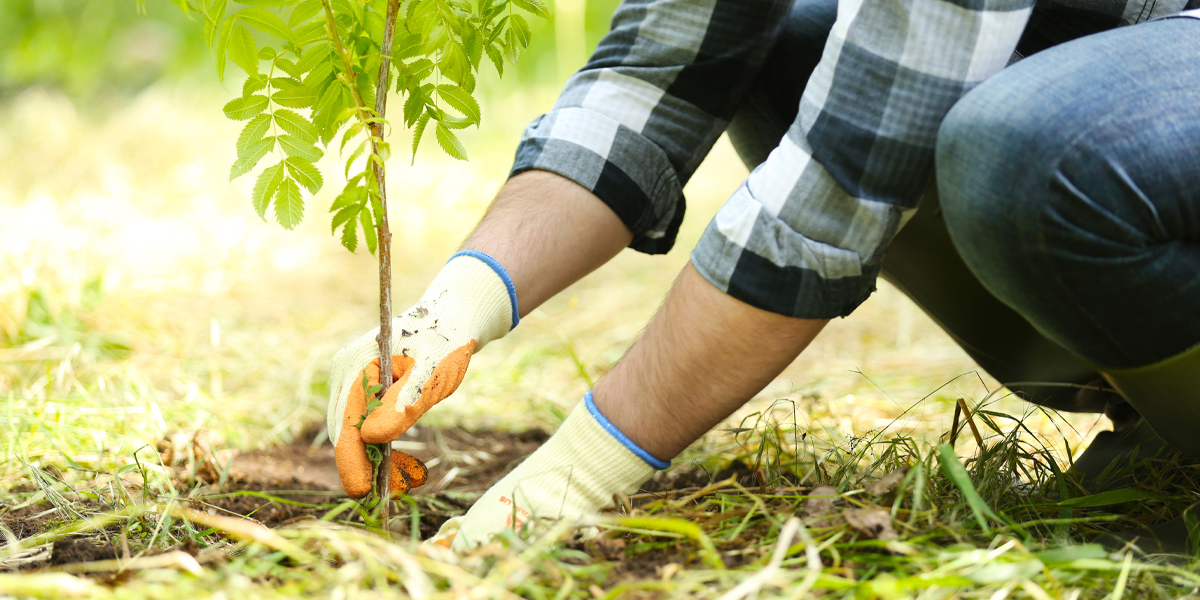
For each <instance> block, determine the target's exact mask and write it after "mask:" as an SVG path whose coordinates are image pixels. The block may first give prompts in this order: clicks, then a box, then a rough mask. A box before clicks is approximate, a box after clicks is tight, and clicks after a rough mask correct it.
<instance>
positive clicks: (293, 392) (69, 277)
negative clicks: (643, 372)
mask: <svg viewBox="0 0 1200 600" xmlns="http://www.w3.org/2000/svg"><path fill="white" fill-rule="evenodd" d="M556 4H557V5H556V6H555V7H554V10H555V19H554V21H553V22H549V23H545V22H540V23H534V26H535V29H534V34H533V45H532V46H531V48H530V50H529V51H528V54H527V55H526V57H525V58H524V59H523V62H522V64H521V65H520V66H519V68H516V69H513V70H511V72H508V73H506V76H505V78H504V79H503V80H502V81H501V80H498V78H497V77H496V75H495V72H494V71H493V70H491V68H490V66H489V67H485V71H484V74H483V76H482V77H481V78H480V87H479V90H478V91H477V96H478V97H479V99H480V101H481V104H482V106H483V114H484V117H483V123H482V126H481V127H480V128H479V129H478V130H472V131H467V132H464V135H463V141H464V143H465V145H466V148H467V152H468V154H469V156H470V161H469V162H460V161H454V160H452V159H449V158H447V157H446V156H444V155H442V154H440V153H439V152H438V151H437V150H436V148H435V147H433V146H432V145H427V146H426V147H424V148H423V149H422V151H421V153H420V154H419V155H418V156H417V157H416V161H415V164H414V165H412V166H410V165H409V164H408V162H409V161H408V157H407V156H404V155H402V154H400V153H398V154H397V156H396V157H394V158H393V159H392V160H391V162H390V163H389V165H388V174H389V181H388V183H389V187H390V189H389V190H388V197H389V199H390V201H391V202H390V207H389V208H390V209H391V226H392V229H393V232H394V234H395V242H394V246H393V253H394V256H393V264H394V266H395V270H396V273H395V299H396V304H397V306H396V308H397V309H399V310H403V308H405V307H406V306H407V305H408V304H409V303H411V302H412V301H414V300H415V299H416V298H417V297H419V295H420V294H421V292H422V291H423V290H424V286H425V285H426V283H427V282H428V281H429V280H430V278H431V277H432V276H433V275H434V273H436V272H437V270H438V269H439V268H440V266H441V265H442V263H443V262H444V261H445V259H446V257H447V256H449V255H450V254H451V253H452V252H453V251H454V250H455V248H456V247H457V244H458V243H459V242H460V240H461V239H462V238H463V237H464V235H465V234H466V233H467V232H468V231H469V230H470V228H471V227H472V226H473V224H474V223H475V222H476V221H477V220H478V218H479V217H480V215H481V214H482V211H483V209H484V207H485V206H486V205H487V202H488V201H489V200H490V198H491V196H492V195H493V194H494V193H495V191H496V190H497V189H498V187H499V186H500V185H501V184H502V183H503V181H504V179H505V176H506V174H507V170H508V167H509V165H510V161H511V158H512V152H513V150H514V149H515V146H516V141H517V138H518V136H519V134H520V131H521V129H522V128H523V127H524V125H525V124H526V123H527V122H528V121H529V120H530V119H532V118H533V117H535V116H536V115H538V114H539V113H541V112H544V111H545V110H547V109H548V108H549V107H550V105H551V104H552V103H553V100H554V97H555V94H556V92H557V90H558V88H559V87H560V85H561V82H562V81H563V80H564V79H565V78H566V76H567V75H568V74H569V73H570V72H572V71H573V70H574V69H575V68H577V67H579V66H580V65H582V64H583V62H584V61H585V59H586V54H587V51H588V50H589V49H590V48H591V47H593V46H594V45H595V43H596V41H597V40H598V39H599V37H600V36H601V35H603V33H604V31H605V30H606V29H607V25H608V15H609V14H610V13H611V11H612V9H613V7H614V6H615V4H616V2H615V0H563V1H561V2H558V3H556ZM213 63H214V60H213V58H212V56H211V54H210V52H209V51H208V49H207V48H206V47H205V46H204V43H203V41H202V38H201V29H200V25H199V23H197V22H194V21H191V20H189V19H188V18H187V17H185V16H184V15H183V14H182V13H181V12H180V11H179V10H178V9H177V8H176V7H175V6H173V5H172V4H171V3H169V2H165V1H162V0H157V1H152V2H146V3H145V4H144V6H143V7H141V8H140V9H139V7H138V5H137V3H135V2H133V1H122V2H114V1H112V0H5V1H4V2H3V3H0V399H2V400H3V402H4V410H5V413H6V414H5V419H6V420H5V425H4V428H6V429H7V431H6V433H5V434H4V435H3V436H0V438H2V439H3V441H0V445H2V446H3V447H4V457H3V462H2V466H0V480H7V481H11V480H12V479H11V478H13V477H16V478H19V477H20V476H21V473H22V472H23V469H24V467H23V466H22V464H21V463H20V461H19V460H18V459H24V460H27V461H30V462H31V464H57V465H60V466H63V465H66V466H79V467H81V468H87V467H95V468H109V467H110V466H111V465H114V464H125V463H127V462H129V461H131V460H133V459H132V457H133V456H134V453H135V452H137V451H138V450H139V449H140V448H143V447H146V446H147V445H150V446H152V445H153V444H154V443H155V442H156V440H161V439H163V438H164V437H165V436H169V435H171V434H172V433H176V432H186V433H191V432H195V431H198V430H202V429H203V430H208V431H210V432H212V435H213V436H214V438H213V439H214V440H216V442H215V443H217V444H218V445H220V446H223V447H228V448H238V449H245V448H255V447H262V446H266V445H270V444H275V443H279V442H284V441H291V440H293V439H294V438H295V437H296V436H300V435H302V434H303V435H317V436H320V435H321V434H320V433H319V432H318V433H316V434H313V432H314V431H317V430H316V429H314V428H313V425H314V424H318V423H321V422H322V421H323V419H324V411H325V403H326V400H327V393H328V392H327V384H326V377H327V374H328V363H329V359H330V357H331V356H332V355H333V353H334V352H335V351H336V350H337V349H338V348H340V347H341V346H342V345H344V344H345V343H347V342H348V341H349V340H351V339H353V338H355V337H357V336H358V335H360V334H361V333H363V332H364V331H366V330H367V329H369V328H371V327H372V326H373V325H374V324H375V323H377V314H376V307H377V304H376V300H375V299H376V297H377V283H376V267H375V259H374V258H373V257H372V256H370V255H367V254H365V253H364V252H363V251H362V250H360V251H359V253H358V254H357V255H352V254H350V253H348V252H347V251H345V250H344V249H343V248H342V247H341V246H340V245H339V244H338V242H337V240H336V238H334V237H333V236H331V235H330V231H329V215H328V213H327V208H328V206H329V203H330V202H331V200H332V198H333V196H334V195H335V194H336V190H338V189H340V187H341V185H340V182H339V181H338V180H337V179H338V177H339V175H340V173H341V168H340V164H341V163H340V161H339V160H338V156H337V153H336V150H334V149H331V150H330V152H329V153H328V154H327V156H326V157H325V159H323V160H322V161H321V163H320V165H321V167H322V170H323V171H324V172H325V174H326V185H325V188H324V189H323V190H322V191H321V192H320V193H319V194H318V195H317V196H316V197H315V198H313V199H311V200H310V201H309V202H308V205H307V206H306V211H305V221H304V223H303V224H302V225H301V226H300V227H299V228H298V229H297V230H295V231H290V232H289V231H284V230H283V229H281V228H280V227H279V226H278V225H276V224H273V223H266V222H263V221H262V220H261V219H259V218H258V216H257V215H256V214H255V212H254V211H253V210H252V208H251V206H250V202H249V200H248V196H249V191H250V187H251V185H252V183H253V176H246V177H243V178H240V179H237V180H235V181H232V182H231V181H229V177H228V173H229V166H230V164H232V162H233V160H234V157H235V146H234V141H235V139H236V137H237V134H238V132H239V131H240V127H241V124H240V123H237V122H233V121H229V120H227V119H226V118H225V117H224V116H223V114H222V112H221V106H222V105H223V104H224V103H225V102H226V101H227V100H228V99H229V98H230V97H231V96H232V95H233V94H234V91H233V90H237V89H240V82H238V81H227V82H226V83H225V85H224V86H222V85H221V84H219V83H218V82H217V77H216V74H215V70H214V68H213ZM395 135H397V136H407V135H408V134H407V132H404V131H402V130H401V129H400V128H397V129H396V134H395ZM394 145H395V146H397V147H406V145H407V142H406V141H401V142H397V143H396V144H394ZM745 175H746V171H745V170H744V169H743V168H742V167H741V163H740V161H739V160H738V159H737V157H736V155H735V154H734V152H733V150H732V149H731V147H730V146H729V144H728V142H727V141H726V140H725V139H724V138H722V140H721V142H720V143H719V144H718V145H717V147H716V149H715V150H714V151H713V153H712V155H711V156H710V157H709V159H708V161H707V162H705V164H704V165H703V166H702V167H701V168H700V170H699V172H698V173H697V175H696V176H695V178H694V179H693V180H692V181H691V183H690V184H689V185H688V187H687V189H686V193H687V197H688V206H689V210H690V212H689V214H688V217H687V219H686V221H685V222H684V226H683V229H682V232H681V234H680V236H679V243H678V245H677V246H676V248H675V249H674V250H673V251H672V252H671V254H670V255H668V256H665V257H648V256H643V255H638V254H635V253H633V252H632V251H627V252H625V253H623V254H622V255H621V256H619V257H618V258H617V259H616V260H615V261H613V263H611V264H609V265H608V266H606V267H604V268H603V269H601V270H600V271H598V272H597V273H595V274H593V275H592V276H590V277H588V278H586V279H585V280H583V281H582V282H580V283H579V284H577V285H575V286H573V287H572V288H571V289H569V290H567V291H566V292H564V293H563V294H561V295H560V296H559V297H557V298H555V299H554V300H552V301H551V302H549V303H548V304H547V305H546V306H544V307H543V308H541V309H540V310H538V311H536V312H535V313H533V315H531V316H530V317H529V318H527V319H526V320H524V321H523V322H522V325H521V327H519V328H518V329H517V330H515V331H514V332H513V333H512V334H510V335H509V336H508V337H507V338H505V339H503V340H501V341H499V342H496V343H493V344H491V345H489V346H488V348H487V350H486V351H484V352H482V353H481V354H479V355H478V356H477V357H476V358H475V360H474V361H473V362H472V367H471V370H470V373H469V375H468V377H467V379H466V381H465V383H464V384H463V386H462V387H461V388H460V391H459V392H458V393H457V394H455V396H453V397H452V398H451V399H449V400H447V401H446V402H444V403H443V404H441V405H440V406H439V407H438V408H437V409H435V410H434V411H432V412H431V413H430V414H429V415H428V416H427V417H426V418H425V419H424V420H423V421H422V423H423V424H424V425H423V426H433V427H455V426H460V427H465V428H470V429H478V428H483V427H493V428H505V429H523V428H529V427H539V428H547V429H548V428H553V427H554V426H555V425H556V424H557V422H558V421H559V420H560V419H561V417H562V415H563V414H565V412H566V411H567V410H569V408H570V407H571V406H572V405H573V404H574V403H575V402H577V401H578V400H579V398H580V397H581V396H582V394H583V393H584V392H585V391H586V390H587V389H588V387H589V385H590V382H592V381H594V380H595V379H596V378H599V377H601V376H603V374H604V372H605V371H606V370H607V369H608V368H610V367H611V365H612V364H613V363H614V362H615V361H616V360H617V359H618V358H619V357H620V355H621V354H622V352H623V351H624V349H625V348H627V347H628V345H629V344H630V343H631V342H632V340H633V339H634V338H635V336H636V335H637V333H638V332H639V331H640V330H641V328H642V327H643V326H644V324H645V323H646V321H647V319H648V318H649V317H650V316H651V315H652V314H653V312H654V310H655V308H656V307H657V306H658V303H659V302H660V300H661V298H662V297H663V295H664V293H665V291H666V289H667V287H668V286H669V284H670V282H671V280H672V278H673V277H674V274H675V273H676V272H678V270H679V269H680V268H681V267H682V265H683V264H684V262H685V261H686V260H687V253H688V251H689V250H690V248H691V247H692V245H694V243H695V241H696V239H697V237H698V236H699V234H700V232H701V231H702V230H703V228H704V226H705V225H706V224H707V222H708V220H709V219H710V218H711V217H712V215H713V213H714V212H715V211H716V209H717V207H719V206H720V204H721V203H722V202H723V201H724V199H725V198H726V197H727V196H728V195H729V194H730V193H731V192H732V191H733V190H734V189H735V187H736V186H737V184H738V183H739V182H740V180H741V179H742V178H743V177H745ZM997 389H998V386H997V384H996V383H995V382H994V381H993V380H992V379H991V378H989V377H987V376H986V375H984V374H982V373H981V372H978V371H977V370H976V366H975V365H974V364H973V363H972V362H971V360H970V359H969V358H967V356H966V354H965V353H963V352H962V351H961V350H959V349H958V348H957V346H955V345H954V344H953V342H951V341H950V339H949V338H948V337H947V336H946V335H944V334H943V333H942V332H941V331H940V330H939V329H938V328H937V327H936V326H935V325H934V324H933V323H932V322H931V321H930V320H929V319H928V318H926V317H925V316H924V315H923V314H921V312H920V311H919V310H918V309H916V308H914V306H913V305H912V304H911V303H910V302H909V301H908V300H907V299H905V298H904V297H903V296H902V295H901V294H900V293H898V292H897V291H896V290H895V289H894V288H891V287H890V286H888V285H886V284H884V283H883V282H881V283H880V291H879V292H878V293H877V294H875V296H874V297H872V298H871V299H870V300H869V301H868V302H867V303H866V304H865V305H864V306H863V307H862V308H861V309H860V310H859V311H858V312H856V313H855V314H854V315H853V316H852V317H850V318H847V319H844V320H840V321H838V322H835V323H833V324H832V325H831V326H830V327H829V328H828V329H827V331H826V332H825V333H824V334H822V336H821V337H820V338H819V340H818V341H817V342H816V343H815V344H814V345H813V347H812V348H811V349H810V350H808V351H807V352H806V353H805V355H804V356H803V357H802V358H801V359H800V360H798V361H797V362H796V363H795V364H793V365H792V366H791V367H790V368H789V369H788V370H787V371H786V372H785V373H784V374H783V375H782V376H781V377H780V378H779V379H777V380H776V381H775V382H773V383H772V384H771V385H770V386H768V388H767V389H766V390H765V391H764V392H763V393H762V394H761V395H760V396H759V397H758V398H757V399H756V400H755V401H753V402H752V403H751V404H750V405H748V406H747V407H746V408H745V409H743V410H742V411H741V412H739V413H738V415H735V417H734V418H733V419H732V420H731V423H733V424H736V423H737V422H738V421H740V420H741V419H743V418H745V417H746V416H747V415H753V414H754V413H756V412H758V411H762V410H764V409H765V408H767V407H770V406H775V407H776V409H779V410H786V412H787V413H788V414H789V415H790V414H792V407H793V406H794V407H795V408H796V411H795V419H796V420H797V421H798V425H799V426H800V427H802V428H808V429H815V430H820V429H822V428H823V429H825V430H826V431H828V432H829V434H830V440H831V441H832V442H834V443H840V441H845V443H851V442H850V441H849V440H853V439H854V437H856V436H864V435H867V434H870V433H872V432H875V433H879V432H883V431H885V430H886V432H887V434H888V435H912V436H913V437H915V438H917V439H919V440H922V441H923V442H924V443H931V442H935V441H936V440H937V439H938V437H939V436H941V435H942V434H944V433H945V432H946V430H948V429H949V427H950V414H951V411H952V406H953V401H954V400H955V399H957V398H960V397H961V398H966V399H968V401H969V402H970V403H971V404H972V405H974V404H975V403H978V402H980V401H982V400H984V399H985V398H987V397H988V395H989V392H996V393H994V394H992V396H991V398H992V399H1000V400H998V403H996V404H994V405H993V406H992V408H993V409H996V410H1000V411H1006V412H1009V413H1011V414H1013V415H1016V416H1021V415H1024V414H1025V413H1027V412H1030V410H1031V409H1030V408H1029V406H1028V405H1025V404H1023V403H1021V402H1019V401H1017V400H1013V399H1002V398H1003V397H1004V394H1003V392H997ZM780 399H783V400H786V401H791V402H785V403H784V404H782V405H781V404H779V403H778V402H777V401H778V400H780ZM780 406H783V407H784V408H783V409H780V408H779V407H780ZM789 418H791V417H789ZM1028 423H1029V424H1030V425H1031V427H1032V428H1033V429H1034V430H1035V431H1038V432H1040V433H1042V434H1044V435H1045V437H1046V440H1047V442H1048V443H1050V444H1052V445H1054V446H1055V447H1056V448H1058V449H1061V448H1062V447H1063V445H1062V440H1063V436H1062V435H1061V434H1060V433H1059V432H1060V431H1061V432H1065V434H1066V439H1067V440H1068V441H1069V442H1070V443H1071V447H1072V448H1074V447H1075V446H1076V445H1077V444H1078V443H1079V442H1080V441H1081V440H1083V439H1085V438H1087V436H1088V435H1089V434H1090V433H1092V432H1093V430H1094V429H1095V427H1096V423H1097V419H1096V418H1095V417H1078V416H1073V417H1070V418H1069V419H1066V420H1064V419H1063V418H1061V417H1054V418H1051V417H1050V416H1047V415H1044V414H1042V413H1036V414H1032V415H1030V417H1029V420H1028ZM728 443H730V440H729V438H728V436H727V435H725V434H722V433H720V432H716V433H714V434H710V436H708V437H707V438H706V439H705V440H703V441H702V442H701V443H699V444H698V446H697V448H696V449H694V451H695V452H700V451H702V450H703V449H704V448H705V447H713V446H720V445H722V444H728ZM961 443H962V442H961V441H960V444H961Z"/></svg>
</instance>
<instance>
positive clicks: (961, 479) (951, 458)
mask: <svg viewBox="0 0 1200 600" xmlns="http://www.w3.org/2000/svg"><path fill="white" fill-rule="evenodd" d="M938 462H939V463H941V465H942V472H944V473H945V474H946V477H948V478H950V481H951V482H952V483H954V485H955V486H956V487H958V490H959V491H960V492H962V495H963V498H965V499H966V501H967V505H968V506H970V507H971V512H972V513H974V514H975V521H977V522H978V523H979V527H980V529H983V531H984V533H990V532H991V529H989V528H988V524H987V518H986V517H991V518H992V519H994V520H995V521H999V522H1003V521H1001V519H1000V517H998V516H996V513H994V512H992V509H991V507H989V506H988V505H987V502H986V501H984V499H983V497H982V496H980V495H979V492H978V491H977V490H976V489H975V484H974V483H971V476H970V475H968V474H967V470H966V469H965V468H963V465H962V463H961V462H959V460H958V456H957V455H955V454H954V448H951V447H950V444H942V445H941V446H939V447H938Z"/></svg>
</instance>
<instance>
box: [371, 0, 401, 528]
mask: <svg viewBox="0 0 1200 600" xmlns="http://www.w3.org/2000/svg"><path fill="white" fill-rule="evenodd" d="M399 12H400V0H388V8H387V17H386V19H385V21H384V27H383V42H382V43H381V44H380V46H379V47H380V51H379V54H380V60H379V78H378V81H377V83H376V85H375V114H376V115H378V116H379V117H380V118H383V116H384V113H385V111H386V110H387V95H388V87H389V82H390V81H391V75H392V68H391V65H392V39H393V37H394V36H395V33H396V16H397V14H398V13H399ZM371 131H372V134H373V135H374V136H375V137H377V138H379V139H381V140H382V139H383V133H384V131H383V124H382V123H373V124H372V125H371ZM371 150H372V152H374V153H375V154H376V155H378V154H379V146H378V145H376V144H372V148H371ZM380 158H382V157H380ZM372 168H373V169H374V173H375V183H376V187H378V188H379V202H380V204H381V205H382V207H383V210H382V211H381V214H380V218H379V224H378V232H377V233H378V237H379V337H378V338H377V341H378V342H379V383H380V385H382V386H383V389H381V390H380V391H379V396H380V397H383V394H385V393H386V392H387V389H388V388H389V387H391V386H392V344H391V341H392V232H391V230H390V229H389V228H388V219H387V214H388V212H387V192H386V189H387V188H386V187H384V172H383V167H382V160H381V161H379V162H376V163H373V165H372ZM391 475H392V445H391V443H386V444H383V460H382V461H381V462H380V463H379V478H378V479H377V480H376V489H377V490H379V499H380V502H382V503H383V506H382V507H381V508H380V513H379V517H380V519H381V521H382V523H383V530H384V533H385V534H387V532H388V531H389V529H388V521H389V520H390V518H391V512H392V511H391V506H392V493H391V490H392V487H391V483H392V482H391Z"/></svg>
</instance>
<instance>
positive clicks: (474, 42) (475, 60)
mask: <svg viewBox="0 0 1200 600" xmlns="http://www.w3.org/2000/svg"><path fill="white" fill-rule="evenodd" d="M463 45H464V46H465V47H466V49H467V58H468V59H469V60H470V61H471V67H472V68H474V69H475V70H477V71H478V70H479V59H480V58H481V57H482V55H483V35H482V34H480V32H479V31H478V30H477V29H474V28H472V29H471V30H470V31H468V32H467V34H466V35H465V36H463Z"/></svg>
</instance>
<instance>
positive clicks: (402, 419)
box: [328, 251, 518, 498]
mask: <svg viewBox="0 0 1200 600" xmlns="http://www.w3.org/2000/svg"><path fill="white" fill-rule="evenodd" d="M517 321H518V317H517V297H516V291H515V289H514V288H513V285H512V281H511V279H509V277H508V273H507V272H505V271H504V268H503V267H501V266H500V264H499V263H498V262H496V261H495V260H493V259H492V258H491V257H489V256H487V255H486V254H483V253H480V252H475V251H465V252H459V253H458V254H455V255H454V256H453V257H451V258H450V261H449V262H447V263H446V266H445V267H444V268H443V269H442V271H441V273H439V274H438V276H437V277H436V278H434V280H433V283H431V284H430V286H429V289H428V290H426V291H425V295H424V296H422V297H421V300H419V301H418V302H417V304H416V305H414V306H413V307H412V308H410V309H409V310H408V311H407V312H405V313H404V314H403V315H402V316H400V317H397V318H396V319H394V320H393V322H392V340H391V342H392V352H394V353H396V354H395V355H394V356H392V380H393V382H394V383H393V384H392V387H390V388H388V390H387V392H386V393H385V394H384V396H383V398H381V399H380V400H381V402H382V404H380V405H379V406H375V407H373V409H370V410H369V409H368V406H367V404H368V400H367V391H368V390H369V389H370V388H371V386H374V385H377V384H378V383H379V346H378V344H377V343H376V341H375V338H376V336H377V335H378V334H379V329H378V328H376V329H374V330H372V331H370V332H367V333H366V334H364V335H363V336H362V337H360V338H358V339H357V340H355V341H354V342H352V343H351V344H350V345H348V346H346V347H345V348H342V349H341V350H340V351H338V353H337V354H336V355H334V357H333V363H332V365H331V367H330V372H329V393H330V396H329V411H328V427H329V437H330V440H332V441H333V444H334V447H335V457H336V459H337V466H338V473H339V475H341V478H342V487H344V488H345V489H346V493H347V494H349V495H350V496H351V497H352V498H360V497H362V496H365V495H366V494H367V493H369V492H370V491H371V463H370V461H369V460H368V458H367V454H366V448H365V446H364V442H365V443H369V444H382V443H387V442H391V441H392V440H394V439H396V438H397V437H399V436H400V435H401V434H402V433H404V432H405V431H407V430H408V428H409V427H412V425H413V424H414V423H416V421H417V419H418V418H420V417H421V415H423V414H425V411H427V410H429V409H430V408H432V407H433V405H435V404H437V403H438V402H441V401H442V400H444V399H445V398H446V397H447V396H449V395H450V394H452V393H454V390H456V389H458V384H459V383H461V382H462V379H463V376H464V375H465V374H466V372H467V365H468V364H469V363H470V362H471V355H472V354H474V353H475V352H477V351H479V349H480V348H482V347H483V346H484V345H485V344H487V343H488V342H490V341H492V340H494V339H498V338H500V337H503V336H504V334H506V333H508V331H509V330H511V329H512V328H513V327H515V326H516V324H517ZM364 377H365V384H364ZM368 413H369V414H368ZM364 416H365V418H364ZM397 457H399V458H397ZM392 458H393V461H392V462H393V472H392V482H393V483H392V489H393V491H398V492H406V491H408V487H407V486H411V487H416V486H418V485H420V484H421V483H424V465H421V466H420V467H419V468H418V467H416V466H415V465H417V464H420V463H419V461H417V460H416V459H414V458H412V457H410V456H408V455H406V454H402V453H398V452H393V453H392ZM418 480H419V481H420V482H421V483H417V481H418ZM397 481H399V482H400V485H401V486H402V487H404V489H397Z"/></svg>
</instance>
